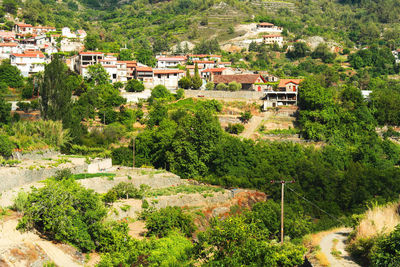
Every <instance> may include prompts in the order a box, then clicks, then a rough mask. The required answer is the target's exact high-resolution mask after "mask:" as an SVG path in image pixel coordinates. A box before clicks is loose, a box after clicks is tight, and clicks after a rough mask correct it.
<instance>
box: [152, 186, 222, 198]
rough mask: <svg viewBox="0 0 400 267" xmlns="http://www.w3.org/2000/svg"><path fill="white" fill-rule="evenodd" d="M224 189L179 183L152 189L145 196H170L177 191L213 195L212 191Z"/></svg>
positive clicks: (177, 192) (205, 195) (206, 195)
mask: <svg viewBox="0 0 400 267" xmlns="http://www.w3.org/2000/svg"><path fill="white" fill-rule="evenodd" d="M223 191H224V189H222V188H219V187H212V186H205V185H179V186H171V187H166V188H160V189H152V190H149V191H147V192H146V197H157V196H171V195H177V194H179V193H183V194H195V193H200V194H202V195H203V196H204V197H209V196H213V194H211V193H212V192H223Z"/></svg>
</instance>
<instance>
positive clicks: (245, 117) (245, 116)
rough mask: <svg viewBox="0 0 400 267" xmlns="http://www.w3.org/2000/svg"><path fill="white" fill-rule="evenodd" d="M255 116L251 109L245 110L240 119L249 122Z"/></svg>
mask: <svg viewBox="0 0 400 267" xmlns="http://www.w3.org/2000/svg"><path fill="white" fill-rule="evenodd" d="M252 117H253V115H251V112H250V111H245V112H242V113H241V114H240V117H239V120H240V121H241V122H243V123H248V122H249V120H250V119H251V118H252Z"/></svg>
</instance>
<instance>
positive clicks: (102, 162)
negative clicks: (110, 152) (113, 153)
mask: <svg viewBox="0 0 400 267" xmlns="http://www.w3.org/2000/svg"><path fill="white" fill-rule="evenodd" d="M111 167H112V160H111V159H95V160H94V161H92V163H90V164H89V165H88V167H87V172H88V173H97V172H101V171H104V170H107V169H109V168H111Z"/></svg>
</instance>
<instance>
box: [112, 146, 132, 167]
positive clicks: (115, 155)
mask: <svg viewBox="0 0 400 267" xmlns="http://www.w3.org/2000/svg"><path fill="white" fill-rule="evenodd" d="M111 157H112V164H113V165H123V166H131V167H132V163H133V151H132V148H129V147H123V146H121V147H118V148H115V149H113V151H112V153H111Z"/></svg>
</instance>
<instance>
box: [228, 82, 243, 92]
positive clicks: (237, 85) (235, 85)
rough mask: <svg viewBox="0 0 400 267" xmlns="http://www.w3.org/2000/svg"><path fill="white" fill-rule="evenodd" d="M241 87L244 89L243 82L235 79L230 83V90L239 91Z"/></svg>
mask: <svg viewBox="0 0 400 267" xmlns="http://www.w3.org/2000/svg"><path fill="white" fill-rule="evenodd" d="M240 89H242V84H241V83H238V82H235V81H233V82H230V83H229V84H228V90H229V91H239V90H240Z"/></svg>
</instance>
